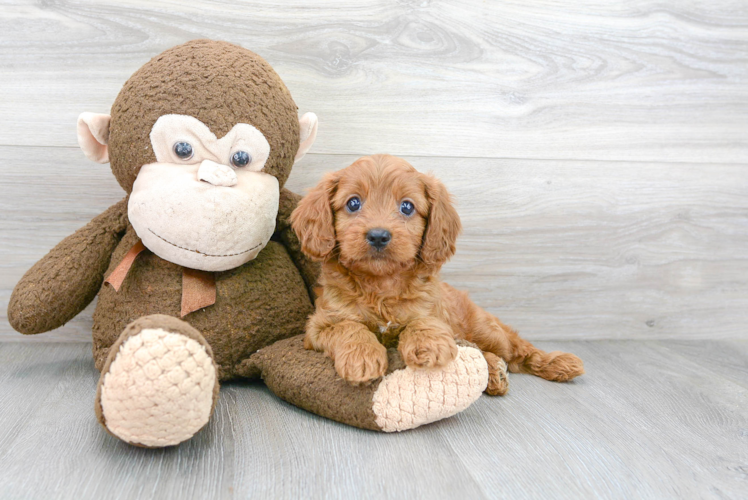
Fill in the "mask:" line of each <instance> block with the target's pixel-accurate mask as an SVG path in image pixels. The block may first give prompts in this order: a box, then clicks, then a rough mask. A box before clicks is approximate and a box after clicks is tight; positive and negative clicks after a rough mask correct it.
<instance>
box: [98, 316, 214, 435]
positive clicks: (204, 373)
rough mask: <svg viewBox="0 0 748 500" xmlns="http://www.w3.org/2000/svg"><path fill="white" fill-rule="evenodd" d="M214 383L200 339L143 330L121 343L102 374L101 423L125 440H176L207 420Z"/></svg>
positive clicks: (158, 330) (211, 364) (209, 360)
mask: <svg viewBox="0 0 748 500" xmlns="http://www.w3.org/2000/svg"><path fill="white" fill-rule="evenodd" d="M215 384H216V368H215V366H214V364H213V360H212V359H211V357H210V355H209V354H208V353H207V352H206V350H205V347H203V346H202V345H200V343H199V342H197V341H195V340H193V339H191V338H189V337H187V336H185V335H182V334H179V333H174V332H168V331H165V330H162V329H160V328H152V329H144V330H142V331H141V332H140V333H138V334H137V335H133V336H132V337H130V338H128V339H127V340H126V341H125V342H124V343H123V344H122V345H121V346H120V349H119V352H118V353H117V355H116V357H115V358H114V360H113V361H112V363H111V365H110V366H109V371H108V372H107V373H106V374H105V375H104V380H103V381H102V385H101V409H102V413H103V416H104V423H105V425H106V427H107V429H109V431H110V432H111V433H112V434H114V435H115V436H117V437H119V438H120V439H122V440H124V441H126V442H128V443H132V444H139V445H143V446H151V447H157V446H158V447H161V446H171V445H176V444H179V443H181V442H182V441H185V440H187V439H189V438H191V437H192V436H193V435H194V434H195V433H196V432H197V431H199V430H200V429H201V428H202V427H203V426H204V425H205V424H206V423H207V422H208V419H209V418H210V415H211V410H212V406H213V392H214V386H215Z"/></svg>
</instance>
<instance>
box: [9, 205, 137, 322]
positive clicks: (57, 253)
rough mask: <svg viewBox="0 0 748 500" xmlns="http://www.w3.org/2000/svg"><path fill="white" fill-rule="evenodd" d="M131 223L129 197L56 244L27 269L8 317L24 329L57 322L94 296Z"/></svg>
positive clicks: (84, 305) (11, 301) (17, 286)
mask: <svg viewBox="0 0 748 500" xmlns="http://www.w3.org/2000/svg"><path fill="white" fill-rule="evenodd" d="M126 227H127V198H125V199H123V200H122V201H120V202H119V203H116V204H115V205H112V206H111V207H109V208H108V209H107V210H106V211H105V212H104V213H102V214H101V215H99V216H98V217H96V218H94V219H93V220H92V221H91V222H89V223H88V224H86V225H85V226H84V227H82V228H81V229H79V230H78V231H76V232H75V233H73V234H72V235H70V236H68V237H67V238H65V239H64V240H62V241H61V242H60V243H58V244H57V246H56V247H54V248H53V249H52V250H51V251H50V252H49V253H48V254H47V255H46V256H44V257H43V258H42V259H41V260H39V262H37V263H36V264H34V266H33V267H32V268H31V269H29V270H28V271H27V272H26V274H24V276H23V278H21V281H19V282H18V284H17V285H16V287H15V289H14V290H13V293H12V294H11V296H10V303H9V304H8V321H9V322H10V324H11V326H12V327H13V328H14V329H16V330H17V331H19V332H21V333H24V334H34V333H42V332H47V331H49V330H53V329H55V328H58V327H60V326H62V325H64V324H65V323H67V322H68V321H70V320H71V319H73V318H74V317H75V315H76V314H78V313H79V312H81V311H82V310H83V309H84V308H85V307H86V306H87V305H88V304H89V303H91V301H92V300H93V299H94V297H95V296H96V292H98V291H99V287H100V286H101V282H102V281H103V279H104V278H103V275H104V271H105V270H106V268H107V266H109V259H110V257H111V255H112V251H113V250H114V247H115V246H116V245H117V243H118V242H119V239H120V237H121V236H122V232H123V231H124V230H125V228H126Z"/></svg>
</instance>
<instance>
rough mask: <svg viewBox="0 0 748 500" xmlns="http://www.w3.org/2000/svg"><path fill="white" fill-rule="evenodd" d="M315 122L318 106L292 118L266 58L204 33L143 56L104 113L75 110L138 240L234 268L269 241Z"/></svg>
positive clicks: (206, 265)
mask: <svg viewBox="0 0 748 500" xmlns="http://www.w3.org/2000/svg"><path fill="white" fill-rule="evenodd" d="M316 133H317V117H316V116H315V115H314V114H313V113H306V114H305V115H304V116H302V117H301V119H299V117H298V114H297V108H296V104H295V103H294V101H293V99H292V98H291V94H290V93H289V91H288V89H287V88H286V86H285V85H284V84H283V82H282V81H281V79H280V77H279V76H278V75H277V73H276V72H275V71H274V70H273V68H271V67H270V65H269V64H268V63H267V62H266V61H265V60H264V59H262V58H261V57H260V56H258V55H257V54H254V53H253V52H250V51H249V50H246V49H244V48H242V47H239V46H236V45H232V44H229V43H226V42H216V41H211V40H194V41H191V42H187V43H185V44H183V45H178V46H176V47H174V48H172V49H169V50H167V51H166V52H163V53H162V54H160V55H158V56H156V57H154V58H153V59H151V60H150V61H149V62H148V63H146V64H145V65H144V66H143V67H142V68H140V69H139V70H138V71H137V72H135V74H134V75H133V76H132V77H130V79H129V80H128V81H127V83H125V85H124V87H123V88H122V90H121V91H120V93H119V95H118V96H117V99H116V100H115V102H114V105H113V106H112V114H111V116H110V115H100V114H93V113H83V114H81V116H80V117H79V118H78V142H79V144H80V146H81V148H82V149H83V152H84V153H85V154H86V156H87V157H88V158H90V159H92V160H94V161H98V162H100V163H106V162H111V167H112V172H113V173H114V176H115V177H116V178H117V181H118V182H119V184H120V185H121V186H122V188H123V189H124V190H125V191H127V193H128V194H130V199H129V202H128V217H129V219H130V223H131V224H132V226H133V228H134V229H135V232H136V233H137V234H138V236H139V237H140V239H141V240H142V241H143V244H144V245H145V246H146V247H147V248H148V249H149V250H151V251H152V252H153V253H155V254H156V255H158V256H159V257H161V258H163V259H165V260H168V261H170V262H174V263H176V264H179V265H183V266H185V267H190V268H193V269H201V270H205V271H224V270H227V269H232V268H234V267H237V266H239V265H241V264H243V263H245V262H247V261H249V260H251V259H253V258H255V257H256V256H257V254H258V253H259V252H260V251H261V250H262V249H263V248H264V247H265V245H267V242H268V241H269V240H270V237H271V236H272V234H273V231H274V229H275V222H276V216H277V214H278V202H279V195H280V188H281V187H283V184H284V183H285V182H286V179H287V178H288V176H289V174H290V173H291V168H292V167H293V164H294V162H295V161H297V160H299V159H300V158H301V157H303V156H304V154H305V153H306V152H307V151H308V150H309V148H310V147H311V145H312V143H313V142H314V139H315V137H316Z"/></svg>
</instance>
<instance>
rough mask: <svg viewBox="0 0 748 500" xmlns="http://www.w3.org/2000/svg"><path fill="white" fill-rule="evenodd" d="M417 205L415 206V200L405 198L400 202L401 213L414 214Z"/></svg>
mask: <svg viewBox="0 0 748 500" xmlns="http://www.w3.org/2000/svg"><path fill="white" fill-rule="evenodd" d="M415 210H416V207H415V206H413V202H410V201H408V200H403V202H402V203H400V213H401V214H403V215H406V216H410V215H413V212H415Z"/></svg>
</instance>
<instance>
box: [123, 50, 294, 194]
mask: <svg viewBox="0 0 748 500" xmlns="http://www.w3.org/2000/svg"><path fill="white" fill-rule="evenodd" d="M166 114H180V115H190V116H194V117H195V118H197V119H198V120H200V121H201V122H203V123H204V124H206V125H207V126H208V127H210V130H211V131H212V132H213V133H214V134H215V135H216V137H218V138H219V139H220V138H221V137H223V136H224V135H226V133H227V132H228V131H229V130H231V128H232V127H233V126H234V125H236V124H237V123H249V124H251V125H253V126H255V127H257V128H258V129H259V130H260V131H261V132H262V133H263V134H264V135H265V138H266V139H267V140H268V142H269V143H270V158H269V159H268V161H267V163H266V164H265V168H264V171H265V172H267V173H269V174H271V175H274V176H275V177H277V178H278V182H279V183H280V185H281V187H282V186H283V184H284V183H285V182H286V179H287V178H288V176H289V174H290V173H291V167H293V162H294V156H295V155H296V151H297V150H298V148H299V118H298V113H297V107H296V104H295V103H294V101H293V99H292V98H291V94H290V92H289V91H288V89H287V88H286V86H285V85H284V83H283V81H281V79H280V77H279V76H278V74H277V73H276V72H275V71H274V70H273V68H272V67H270V65H269V64H268V63H267V62H266V61H265V60H264V59H263V58H261V57H260V56H258V55H257V54H255V53H253V52H250V51H249V50H247V49H244V48H242V47H239V46H237V45H233V44H230V43H227V42H217V41H212V40H192V41H190V42H187V43H184V44H182V45H177V46H176V47H173V48H171V49H169V50H167V51H165V52H162V53H161V54H159V55H157V56H156V57H154V58H153V59H151V60H150V61H149V62H147V63H146V64H145V65H143V67H141V68H140V69H139V70H138V71H136V72H135V74H133V75H132V76H131V77H130V79H129V80H128V81H127V82H126V83H125V85H124V86H123V87H122V90H121V91H120V93H119V95H118V96H117V99H116V100H115V101H114V104H113V105H112V112H111V115H112V119H111V122H110V125H109V158H110V159H111V164H112V172H114V176H115V177H116V178H117V181H118V182H119V183H120V185H121V186H122V188H123V189H124V190H125V191H127V192H128V193H129V192H131V191H132V184H133V182H135V178H136V177H137V175H138V171H139V170H140V167H141V166H143V165H145V164H147V163H153V162H154V161H156V157H155V155H154V153H153V149H152V148H151V142H150V138H149V134H150V132H151V128H152V127H153V124H154V123H156V120H157V119H158V118H159V117H160V116H162V115H166Z"/></svg>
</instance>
